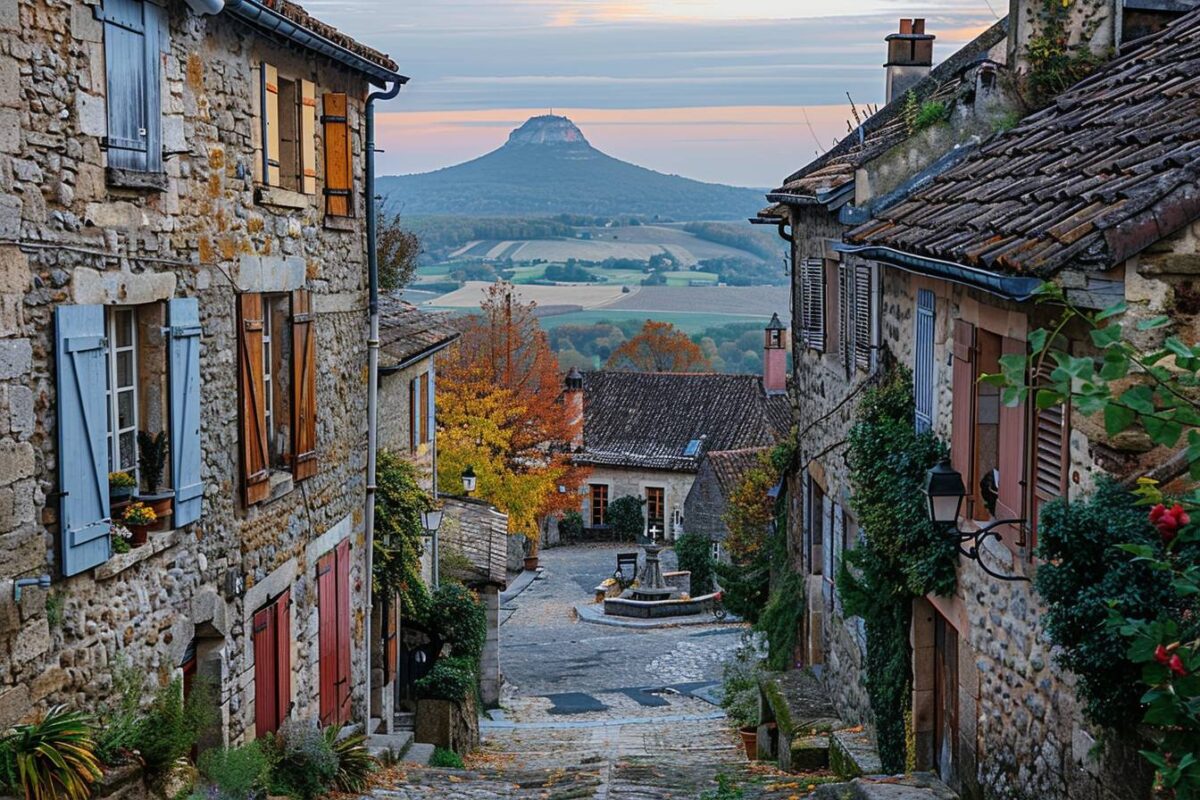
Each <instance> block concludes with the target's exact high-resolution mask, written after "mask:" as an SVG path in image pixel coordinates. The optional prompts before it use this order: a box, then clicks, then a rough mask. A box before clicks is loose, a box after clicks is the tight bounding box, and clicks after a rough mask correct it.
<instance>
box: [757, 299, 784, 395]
mask: <svg viewBox="0 0 1200 800" xmlns="http://www.w3.org/2000/svg"><path fill="white" fill-rule="evenodd" d="M787 372H788V370H787V328H785V327H784V325H783V323H782V322H780V321H779V315H778V314H772V315H771V322H770V323H768V325H767V329H766V337H765V340H764V342H763V390H764V391H765V392H766V393H767V394H783V393H785V392H786V391H787Z"/></svg>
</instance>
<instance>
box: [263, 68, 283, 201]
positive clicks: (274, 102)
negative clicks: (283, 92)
mask: <svg viewBox="0 0 1200 800" xmlns="http://www.w3.org/2000/svg"><path fill="white" fill-rule="evenodd" d="M259 76H260V80H261V81H262V86H261V91H260V92H259V99H260V102H261V103H262V115H261V119H260V122H261V125H262V180H263V183H265V184H266V185H268V186H278V185H279V184H280V183H281V182H282V181H281V180H280V177H279V150H280V148H279V70H278V69H276V68H275V67H274V66H272V65H270V64H267V63H265V62H264V63H263V65H262V67H261V68H260V70H259Z"/></svg>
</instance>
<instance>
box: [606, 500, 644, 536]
mask: <svg viewBox="0 0 1200 800" xmlns="http://www.w3.org/2000/svg"><path fill="white" fill-rule="evenodd" d="M645 503H646V501H645V500H643V499H642V498H640V497H634V496H633V495H625V496H624V497H618V498H617V499H616V500H613V501H612V502H611V503H609V504H608V512H607V517H608V524H609V527H611V528H612V530H613V533H614V534H615V535H616V537H617V538H618V539H620V540H622V541H626V542H634V541H637V540H638V538H640V537H641V535H642V533H643V532H644V531H645V529H646V520H645V517H643V516H642V506H643V505H645Z"/></svg>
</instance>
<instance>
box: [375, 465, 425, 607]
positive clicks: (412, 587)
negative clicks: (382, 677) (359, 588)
mask: <svg viewBox="0 0 1200 800" xmlns="http://www.w3.org/2000/svg"><path fill="white" fill-rule="evenodd" d="M375 465H376V466H375V469H376V473H375V474H376V483H377V485H378V489H377V493H376V496H375V552H374V554H373V561H372V564H373V570H372V571H373V572H374V581H373V584H372V585H373V589H374V593H375V596H376V598H377V599H378V598H383V597H397V596H399V598H400V610H401V612H402V613H404V614H405V615H406V616H407V615H417V616H420V615H421V614H423V613H424V612H425V610H426V609H427V608H428V605H429V591H428V589H426V587H425V582H424V581H423V580H422V579H421V553H422V552H423V551H424V545H423V544H422V539H421V537H422V535H423V534H424V528H423V527H422V525H421V512H422V511H425V510H427V509H429V508H432V506H433V498H432V497H430V496H429V493H428V492H426V491H425V490H424V489H422V488H421V485H420V483H419V482H418V479H417V470H416V467H414V466H413V465H412V464H410V463H408V462H407V461H405V460H404V459H402V458H400V457H399V456H397V455H395V454H394V453H391V452H389V451H387V450H381V451H380V452H379V454H378V455H377V457H376V462H375Z"/></svg>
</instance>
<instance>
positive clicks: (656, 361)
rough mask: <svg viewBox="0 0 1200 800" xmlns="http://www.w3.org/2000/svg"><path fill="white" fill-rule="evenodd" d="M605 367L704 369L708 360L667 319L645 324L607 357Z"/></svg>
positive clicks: (696, 346) (648, 370)
mask: <svg viewBox="0 0 1200 800" xmlns="http://www.w3.org/2000/svg"><path fill="white" fill-rule="evenodd" d="M604 368H605V369H623V370H629V371H633V372H708V371H710V370H711V369H712V362H711V361H709V360H708V357H707V356H705V355H704V351H702V350H701V349H700V346H699V345H698V344H696V343H695V342H693V341H692V340H691V339H689V338H688V337H687V334H686V333H684V332H683V331H681V330H679V329H678V328H676V327H675V326H674V325H672V324H671V323H669V322H655V321H654V320H650V319H648V320H646V324H645V325H643V326H642V329H641V330H640V331H639V332H638V335H637V336H634V337H633V338H632V339H630V340H629V341H627V342H624V343H623V344H622V345H621V346H620V347H618V348H617V349H616V350H613V352H612V355H611V356H609V358H608V362H607V363H606V364H605V365H604Z"/></svg>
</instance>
